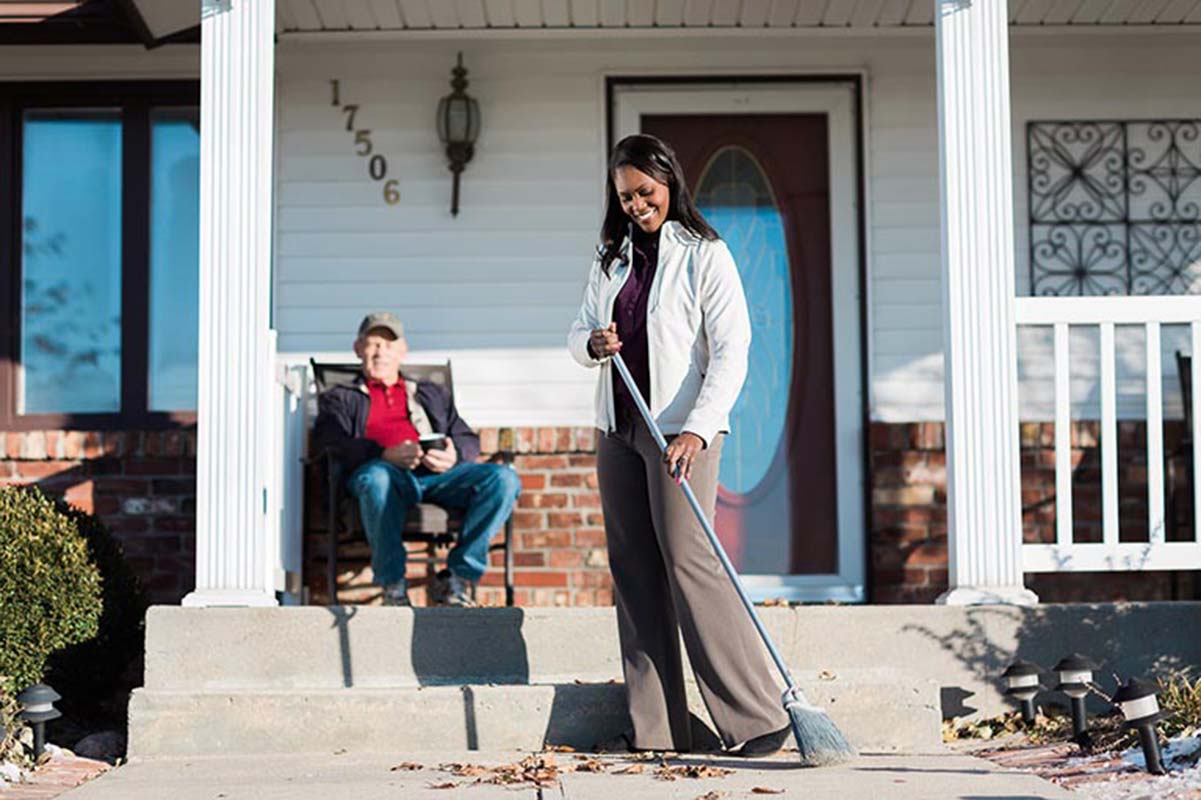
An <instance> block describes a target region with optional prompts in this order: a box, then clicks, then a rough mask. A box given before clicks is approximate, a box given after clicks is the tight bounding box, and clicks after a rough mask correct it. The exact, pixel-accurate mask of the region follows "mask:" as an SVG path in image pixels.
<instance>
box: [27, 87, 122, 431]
mask: <svg viewBox="0 0 1201 800" xmlns="http://www.w3.org/2000/svg"><path fill="white" fill-rule="evenodd" d="M23 137H24V146H23V151H24V152H23V159H22V194H21V204H22V217H23V235H22V241H21V243H22V259H21V277H22V288H21V367H22V371H21V375H22V380H23V384H22V391H21V393H20V401H19V410H20V412H21V413H26V414H32V413H42V412H65V413H82V412H115V411H119V410H120V407H121V115H120V111H118V110H115V109H103V110H81V109H72V110H70V111H59V110H38V111H28V112H26V113H25V115H24V125H23Z"/></svg>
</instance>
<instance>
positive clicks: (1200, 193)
mask: <svg viewBox="0 0 1201 800" xmlns="http://www.w3.org/2000/svg"><path fill="white" fill-rule="evenodd" d="M1027 165H1028V166H1027V168H1028V172H1029V198H1030V293H1031V294H1033V295H1126V294H1139V295H1151V294H1196V293H1198V292H1201V120H1198V119H1180V120H1140V121H1128V122H1096V121H1072V122H1032V123H1030V124H1029V126H1028V128H1027Z"/></svg>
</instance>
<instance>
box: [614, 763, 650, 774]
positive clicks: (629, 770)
mask: <svg viewBox="0 0 1201 800" xmlns="http://www.w3.org/2000/svg"><path fill="white" fill-rule="evenodd" d="M645 771H646V765H645V764H630V765H629V766H626V767H622V768H621V769H615V770H613V774H614V775H641V774H642V773H643V772H645Z"/></svg>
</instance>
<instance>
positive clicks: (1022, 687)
mask: <svg viewBox="0 0 1201 800" xmlns="http://www.w3.org/2000/svg"><path fill="white" fill-rule="evenodd" d="M1040 672H1042V667H1040V666H1039V665H1038V664H1035V663H1033V662H1031V661H1023V660H1021V659H1020V658H1019V659H1018V660H1017V661H1015V662H1013V663H1012V664H1010V665H1009V666H1008V667H1007V668H1006V669H1005V671H1004V672H1002V673H1001V677H1002V678H1004V679H1005V683H1006V685H1007V688H1006V689H1005V694H1007V695H1009V696H1010V697H1016V698H1017V699H1018V700H1019V701H1020V702H1021V704H1022V722H1024V723H1026V724H1027V725H1030V724H1032V723H1033V722H1034V697H1035V695H1037V694H1038V693H1039V691H1041V690H1042V688H1043V687H1042V686H1040V685H1039V683H1038V675H1039V673H1040Z"/></svg>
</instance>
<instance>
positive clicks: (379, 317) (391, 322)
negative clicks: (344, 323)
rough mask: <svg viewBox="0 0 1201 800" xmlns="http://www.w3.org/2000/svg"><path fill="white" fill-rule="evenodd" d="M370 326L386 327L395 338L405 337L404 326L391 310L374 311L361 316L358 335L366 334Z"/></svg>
mask: <svg viewBox="0 0 1201 800" xmlns="http://www.w3.org/2000/svg"><path fill="white" fill-rule="evenodd" d="M372 328H386V329H387V330H390V331H392V333H393V334H395V335H396V338H397V339H403V338H405V326H404V325H402V324H401V322H400V320H399V319H397V318H396V315H395V314H393V313H392V312H391V311H376V312H375V313H373V314H368V315H367V316H365V317H363V321H362V322H360V323H359V336H360V337H363V336H366V335H367V332H368V331H369V330H371V329H372Z"/></svg>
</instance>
